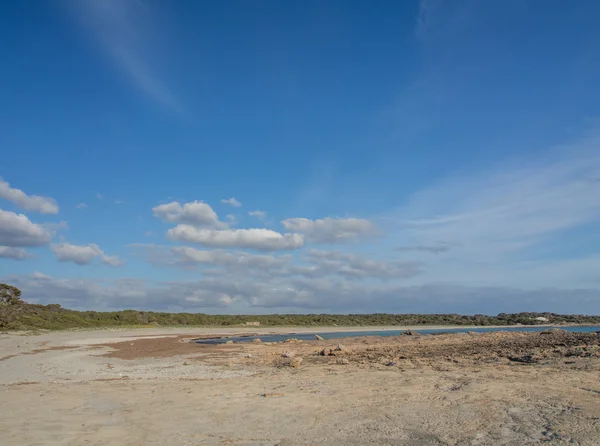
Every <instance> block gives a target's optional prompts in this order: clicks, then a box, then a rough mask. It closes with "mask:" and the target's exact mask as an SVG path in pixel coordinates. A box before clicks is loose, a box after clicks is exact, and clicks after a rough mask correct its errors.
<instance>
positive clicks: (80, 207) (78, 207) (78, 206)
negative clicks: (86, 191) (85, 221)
mask: <svg viewBox="0 0 600 446" xmlns="http://www.w3.org/2000/svg"><path fill="white" fill-rule="evenodd" d="M75 207H76V208H77V209H85V208H86V207H87V204H85V203H79V204H78V205H77V206H75Z"/></svg>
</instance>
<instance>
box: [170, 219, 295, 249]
mask: <svg viewBox="0 0 600 446" xmlns="http://www.w3.org/2000/svg"><path fill="white" fill-rule="evenodd" d="M167 236H168V237H169V238H171V239H172V240H179V241H183V242H189V243H199V244H201V245H204V246H209V247H214V248H241V249H256V250H258V251H280V250H292V249H298V248H301V247H302V246H304V237H303V236H302V235H301V234H292V233H286V234H281V233H279V232H276V231H272V230H270V229H224V230H216V229H201V228H196V227H194V226H191V225H178V226H176V227H174V228H171V229H169V230H168V231H167Z"/></svg>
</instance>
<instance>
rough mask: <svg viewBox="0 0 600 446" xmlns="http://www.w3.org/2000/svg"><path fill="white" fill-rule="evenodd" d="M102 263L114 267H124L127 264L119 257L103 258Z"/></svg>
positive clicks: (105, 256)
mask: <svg viewBox="0 0 600 446" xmlns="http://www.w3.org/2000/svg"><path fill="white" fill-rule="evenodd" d="M102 263H104V264H105V265H108V266H114V267H118V266H123V265H124V264H125V262H124V261H123V260H121V259H120V258H119V257H117V256H107V255H104V256H102Z"/></svg>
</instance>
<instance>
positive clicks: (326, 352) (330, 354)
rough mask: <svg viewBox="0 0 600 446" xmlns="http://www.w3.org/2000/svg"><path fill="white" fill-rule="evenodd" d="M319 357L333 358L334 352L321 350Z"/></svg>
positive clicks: (328, 349)
mask: <svg viewBox="0 0 600 446" xmlns="http://www.w3.org/2000/svg"><path fill="white" fill-rule="evenodd" d="M319 355H321V356H333V350H331V349H330V348H324V349H323V350H321V351H320V352H319Z"/></svg>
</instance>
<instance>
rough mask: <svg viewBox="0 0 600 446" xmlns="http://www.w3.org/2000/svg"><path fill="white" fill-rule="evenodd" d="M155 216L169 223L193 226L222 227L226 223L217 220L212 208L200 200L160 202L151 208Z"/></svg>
mask: <svg viewBox="0 0 600 446" xmlns="http://www.w3.org/2000/svg"><path fill="white" fill-rule="evenodd" d="M152 212H153V213H154V216H155V217H158V218H160V219H162V220H164V221H166V222H169V223H185V224H189V225H194V226H206V227H211V228H223V227H225V226H227V225H226V223H223V222H221V221H219V217H218V216H217V213H216V212H215V211H214V210H213V208H212V207H211V206H210V205H208V204H206V203H203V202H201V201H192V202H190V203H184V204H183V205H182V204H180V203H179V202H177V201H173V202H171V203H167V204H161V205H160V206H156V207H154V208H152Z"/></svg>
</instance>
